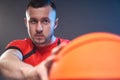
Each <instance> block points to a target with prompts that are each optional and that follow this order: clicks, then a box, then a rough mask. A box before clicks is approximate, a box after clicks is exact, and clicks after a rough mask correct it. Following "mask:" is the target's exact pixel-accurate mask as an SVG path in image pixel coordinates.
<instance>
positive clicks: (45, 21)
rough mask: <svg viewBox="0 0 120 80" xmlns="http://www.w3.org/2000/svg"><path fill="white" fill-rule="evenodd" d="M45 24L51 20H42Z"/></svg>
mask: <svg viewBox="0 0 120 80" xmlns="http://www.w3.org/2000/svg"><path fill="white" fill-rule="evenodd" d="M42 22H43V23H44V24H47V23H49V22H50V21H49V20H43V21H42Z"/></svg>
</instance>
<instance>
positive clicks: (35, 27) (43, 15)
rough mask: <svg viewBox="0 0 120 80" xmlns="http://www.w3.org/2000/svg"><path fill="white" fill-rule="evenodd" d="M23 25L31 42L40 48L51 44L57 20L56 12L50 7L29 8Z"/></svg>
mask: <svg viewBox="0 0 120 80" xmlns="http://www.w3.org/2000/svg"><path fill="white" fill-rule="evenodd" d="M25 23H26V26H27V30H28V34H29V36H30V38H31V39H32V41H33V42H34V43H35V44H36V45H38V46H40V45H44V44H48V43H50V42H51V38H52V36H53V35H54V29H55V28H56V27H57V23H58V20H57V19H56V12H55V11H54V10H53V9H52V8H51V7H50V6H45V7H41V8H33V7H29V8H28V10H27V11H26V18H25Z"/></svg>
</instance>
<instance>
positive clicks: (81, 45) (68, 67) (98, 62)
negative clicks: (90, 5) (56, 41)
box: [49, 32, 120, 80]
mask: <svg viewBox="0 0 120 80" xmlns="http://www.w3.org/2000/svg"><path fill="white" fill-rule="evenodd" d="M49 78H50V80H76V79H77V80H80V79H81V80H82V79H83V80H84V79H87V80H89V79H90V80H92V79H95V80H98V79H99V80H101V79H103V80H105V79H112V80H114V79H120V36H118V35H116V34H113V33H108V32H94V33H89V34H85V35H82V36H79V37H77V38H75V39H74V40H72V41H71V42H70V43H69V44H68V45H67V46H66V47H64V48H63V49H62V50H61V51H60V52H59V53H58V55H57V58H56V60H55V61H54V63H53V65H52V67H51V70H50V74H49Z"/></svg>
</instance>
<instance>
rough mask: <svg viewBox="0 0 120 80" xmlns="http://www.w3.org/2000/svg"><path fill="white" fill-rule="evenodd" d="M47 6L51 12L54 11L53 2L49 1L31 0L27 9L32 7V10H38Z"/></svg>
mask: <svg viewBox="0 0 120 80" xmlns="http://www.w3.org/2000/svg"><path fill="white" fill-rule="evenodd" d="M47 5H50V6H51V7H52V8H53V10H55V11H56V5H55V3H54V2H53V1H51V0H31V1H30V2H29V3H28V5H27V8H26V9H28V8H29V7H33V8H40V7H44V6H47Z"/></svg>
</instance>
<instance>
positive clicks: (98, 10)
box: [0, 0, 120, 53]
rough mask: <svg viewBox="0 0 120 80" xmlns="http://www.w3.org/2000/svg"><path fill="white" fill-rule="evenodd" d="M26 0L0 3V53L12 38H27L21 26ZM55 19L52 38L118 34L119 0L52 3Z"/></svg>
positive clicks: (9, 0) (59, 0)
mask: <svg viewBox="0 0 120 80" xmlns="http://www.w3.org/2000/svg"><path fill="white" fill-rule="evenodd" d="M28 1H29V0H0V53H3V51H4V48H5V46H6V45H7V44H8V43H9V42H10V41H12V40H14V39H21V38H25V37H28V34H27V30H26V27H25V24H24V17H25V7H26V4H27V3H28ZM55 3H56V6H57V12H58V17H59V26H58V28H57V29H56V30H55V34H56V36H60V37H63V38H67V39H70V40H71V39H73V38H75V37H77V36H79V35H82V34H85V33H89V32H95V31H106V32H112V33H116V34H120V0H55Z"/></svg>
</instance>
